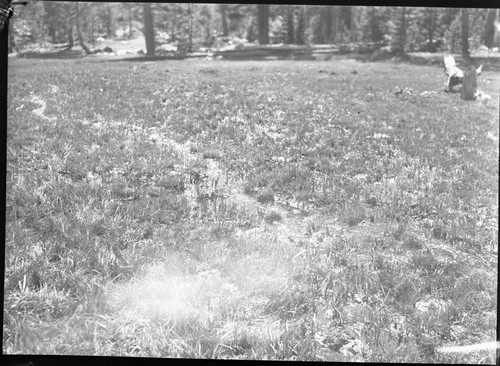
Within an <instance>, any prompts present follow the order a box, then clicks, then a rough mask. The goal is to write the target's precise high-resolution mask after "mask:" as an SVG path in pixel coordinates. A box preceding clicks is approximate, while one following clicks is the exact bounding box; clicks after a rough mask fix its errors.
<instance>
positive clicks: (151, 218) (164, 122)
mask: <svg viewBox="0 0 500 366" xmlns="http://www.w3.org/2000/svg"><path fill="white" fill-rule="evenodd" d="M8 72H9V74H8V77H9V85H8V88H9V89H8V92H9V94H8V134H7V175H6V177H7V194H6V235H5V241H6V244H5V268H6V270H5V280H4V288H5V293H4V327H3V352H4V353H6V354H17V353H24V354H26V353H28V354H71V355H104V356H106V355H108V356H110V355H113V356H135V357H182V358H220V359H260V360H262V359H273V360H318V361H319V360H325V361H371V362H429V363H431V362H432V363H434V362H440V363H441V362H442V363H494V362H495V353H494V351H492V350H481V351H476V352H470V353H461V354H460V353H444V352H440V348H441V347H446V346H454V345H467V344H476V343H482V342H488V341H493V340H496V324H497V303H496V296H497V253H498V239H497V236H498V208H497V202H498V118H499V104H498V100H499V98H500V90H499V85H500V73H499V72H498V71H492V70H488V69H487V68H485V71H484V73H483V74H482V75H481V76H480V77H479V80H478V84H479V88H480V89H481V90H482V91H483V92H485V93H487V94H489V95H491V97H492V98H491V99H487V100H484V101H473V102H465V101H462V100H461V99H460V94H459V93H458V94H457V93H445V92H443V89H444V83H445V80H446V77H445V75H444V71H443V69H442V67H441V66H437V65H427V66H425V65H412V64H408V63H396V62H389V61H388V62H379V63H364V62H361V61H356V60H352V59H347V58H342V59H340V58H338V59H337V58H333V59H331V60H328V61H290V60H277V61H234V62H230V61H221V60H214V61H208V60H183V61H159V62H134V61H125V60H122V61H112V60H100V59H98V58H94V59H92V58H85V59H76V60H71V59H68V60H57V59H53V60H51V59H45V60H40V59H23V58H12V59H9V71H8ZM405 88H406V89H405ZM423 92H428V93H423Z"/></svg>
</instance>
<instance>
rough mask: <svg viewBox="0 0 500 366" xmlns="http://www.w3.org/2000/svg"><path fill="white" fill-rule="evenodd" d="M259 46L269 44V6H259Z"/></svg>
mask: <svg viewBox="0 0 500 366" xmlns="http://www.w3.org/2000/svg"><path fill="white" fill-rule="evenodd" d="M257 7H258V8H257V9H258V17H259V18H258V20H259V44H269V4H258V5H257Z"/></svg>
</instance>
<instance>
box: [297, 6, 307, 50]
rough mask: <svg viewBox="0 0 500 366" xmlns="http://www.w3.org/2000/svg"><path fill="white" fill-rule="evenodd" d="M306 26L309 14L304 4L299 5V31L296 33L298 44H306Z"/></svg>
mask: <svg viewBox="0 0 500 366" xmlns="http://www.w3.org/2000/svg"><path fill="white" fill-rule="evenodd" d="M306 28H307V14H306V7H305V6H304V5H302V6H300V7H299V11H298V14H297V30H296V31H297V33H296V34H295V43H296V44H300V45H303V44H306Z"/></svg>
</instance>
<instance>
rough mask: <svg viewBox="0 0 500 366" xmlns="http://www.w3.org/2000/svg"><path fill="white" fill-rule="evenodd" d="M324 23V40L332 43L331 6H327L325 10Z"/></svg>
mask: <svg viewBox="0 0 500 366" xmlns="http://www.w3.org/2000/svg"><path fill="white" fill-rule="evenodd" d="M325 23H326V25H325V28H326V29H325V39H326V41H327V42H328V43H332V32H333V6H330V5H327V7H326V9H325Z"/></svg>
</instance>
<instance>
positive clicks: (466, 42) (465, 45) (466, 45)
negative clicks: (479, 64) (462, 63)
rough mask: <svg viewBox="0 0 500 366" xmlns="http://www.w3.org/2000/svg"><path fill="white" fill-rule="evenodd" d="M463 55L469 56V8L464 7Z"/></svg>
mask: <svg viewBox="0 0 500 366" xmlns="http://www.w3.org/2000/svg"><path fill="white" fill-rule="evenodd" d="M462 56H463V57H464V58H469V57H470V53H469V9H467V8H463V9H462Z"/></svg>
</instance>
